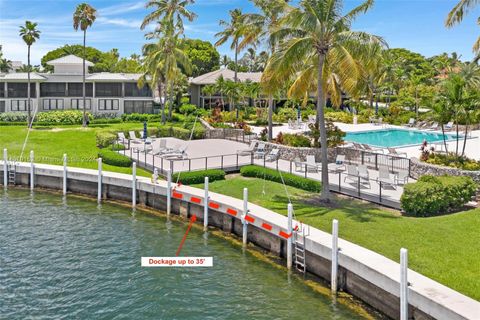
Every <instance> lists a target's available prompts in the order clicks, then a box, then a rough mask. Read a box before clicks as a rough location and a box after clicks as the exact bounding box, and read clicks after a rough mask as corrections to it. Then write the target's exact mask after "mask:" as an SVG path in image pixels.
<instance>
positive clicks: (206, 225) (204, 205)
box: [203, 177, 208, 231]
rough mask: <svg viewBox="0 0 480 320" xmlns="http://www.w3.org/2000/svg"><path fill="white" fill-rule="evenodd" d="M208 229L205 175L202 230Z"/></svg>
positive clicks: (206, 179)
mask: <svg viewBox="0 0 480 320" xmlns="http://www.w3.org/2000/svg"><path fill="white" fill-rule="evenodd" d="M207 229H208V177H205V195H204V197H203V230H204V231H207Z"/></svg>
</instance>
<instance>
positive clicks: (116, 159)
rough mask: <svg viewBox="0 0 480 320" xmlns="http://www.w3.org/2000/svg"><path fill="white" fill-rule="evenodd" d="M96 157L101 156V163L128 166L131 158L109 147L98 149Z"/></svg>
mask: <svg viewBox="0 0 480 320" xmlns="http://www.w3.org/2000/svg"><path fill="white" fill-rule="evenodd" d="M98 157H99V158H102V162H103V163H106V164H109V165H112V166H116V167H130V166H131V164H132V159H130V158H129V157H127V156H124V155H123V154H120V153H117V152H115V151H112V150H111V149H109V148H105V149H100V150H99V151H98Z"/></svg>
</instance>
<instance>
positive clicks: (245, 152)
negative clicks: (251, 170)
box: [237, 141, 257, 156]
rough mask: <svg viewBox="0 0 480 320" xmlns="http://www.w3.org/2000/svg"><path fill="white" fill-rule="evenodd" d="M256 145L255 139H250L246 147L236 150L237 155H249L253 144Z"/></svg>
mask: <svg viewBox="0 0 480 320" xmlns="http://www.w3.org/2000/svg"><path fill="white" fill-rule="evenodd" d="M256 145H257V143H256V142H255V141H252V142H251V143H250V146H249V147H248V148H247V149H243V150H237V154H238V155H239V156H249V155H251V154H252V153H253V152H254V151H255V146H256Z"/></svg>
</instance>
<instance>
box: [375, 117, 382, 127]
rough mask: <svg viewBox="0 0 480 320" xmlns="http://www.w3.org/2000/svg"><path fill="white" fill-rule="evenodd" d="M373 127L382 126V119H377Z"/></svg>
mask: <svg viewBox="0 0 480 320" xmlns="http://www.w3.org/2000/svg"><path fill="white" fill-rule="evenodd" d="M374 125H376V126H383V118H378V119H377V120H376V121H375V123H374Z"/></svg>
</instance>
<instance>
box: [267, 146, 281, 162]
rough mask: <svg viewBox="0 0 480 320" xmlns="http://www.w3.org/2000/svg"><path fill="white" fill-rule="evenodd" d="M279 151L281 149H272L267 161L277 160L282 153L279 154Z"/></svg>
mask: <svg viewBox="0 0 480 320" xmlns="http://www.w3.org/2000/svg"><path fill="white" fill-rule="evenodd" d="M279 151H280V150H279V149H277V148H274V149H272V151H270V153H269V154H267V159H266V160H267V161H275V160H277V159H278V157H279V155H280V154H279Z"/></svg>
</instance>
